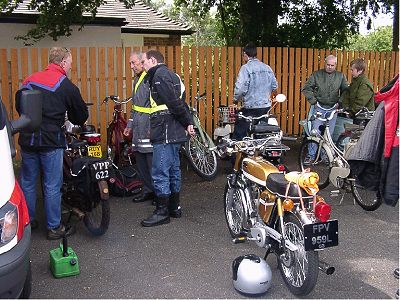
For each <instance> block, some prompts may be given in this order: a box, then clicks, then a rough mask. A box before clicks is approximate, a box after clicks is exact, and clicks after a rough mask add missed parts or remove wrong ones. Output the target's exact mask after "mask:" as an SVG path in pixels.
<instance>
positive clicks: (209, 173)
mask: <svg viewBox="0 0 400 300" xmlns="http://www.w3.org/2000/svg"><path fill="white" fill-rule="evenodd" d="M185 150H186V154H187V158H188V160H189V162H190V165H191V166H192V168H193V170H194V171H195V172H196V174H197V175H199V176H200V177H202V178H204V179H206V180H212V179H214V178H215V176H216V175H217V155H216V154H215V151H213V150H210V149H209V146H208V143H203V141H202V140H201V137H200V135H199V134H198V133H196V134H195V135H194V136H191V137H190V139H189V140H188V141H187V142H186V145H185Z"/></svg>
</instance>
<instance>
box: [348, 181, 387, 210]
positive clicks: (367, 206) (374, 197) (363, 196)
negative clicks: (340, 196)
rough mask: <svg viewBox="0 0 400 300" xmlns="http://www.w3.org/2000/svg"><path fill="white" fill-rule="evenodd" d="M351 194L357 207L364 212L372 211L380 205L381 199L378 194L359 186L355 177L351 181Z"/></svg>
mask: <svg viewBox="0 0 400 300" xmlns="http://www.w3.org/2000/svg"><path fill="white" fill-rule="evenodd" d="M351 192H352V194H353V197H354V199H355V200H356V202H357V203H358V205H360V206H361V207H362V208H363V209H364V210H366V211H374V210H376V209H378V208H379V206H381V204H382V197H381V195H380V194H379V192H377V191H370V190H368V189H366V188H364V187H363V186H361V185H360V184H359V182H358V180H357V178H356V177H355V178H354V180H351Z"/></svg>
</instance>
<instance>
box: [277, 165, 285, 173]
mask: <svg viewBox="0 0 400 300" xmlns="http://www.w3.org/2000/svg"><path fill="white" fill-rule="evenodd" d="M276 167H277V168H278V170H279V172H284V171H285V170H286V167H285V166H284V165H277V166H276Z"/></svg>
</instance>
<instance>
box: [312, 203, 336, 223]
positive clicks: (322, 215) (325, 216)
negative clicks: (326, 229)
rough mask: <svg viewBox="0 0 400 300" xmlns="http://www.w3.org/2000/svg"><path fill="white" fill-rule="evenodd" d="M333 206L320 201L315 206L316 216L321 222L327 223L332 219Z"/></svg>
mask: <svg viewBox="0 0 400 300" xmlns="http://www.w3.org/2000/svg"><path fill="white" fill-rule="evenodd" d="M331 211H332V209H331V206H330V205H329V204H327V203H325V201H319V202H318V203H317V204H316V205H315V216H316V217H317V218H318V219H319V220H320V221H321V222H326V221H328V220H329V219H330V217H331Z"/></svg>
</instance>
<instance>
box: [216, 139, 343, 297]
mask: <svg viewBox="0 0 400 300" xmlns="http://www.w3.org/2000/svg"><path fill="white" fill-rule="evenodd" d="M271 139H273V137H267V138H264V139H249V138H247V139H244V140H243V141H232V140H230V139H225V144H224V145H222V146H220V149H223V150H224V151H225V152H226V153H227V154H232V153H235V155H236V158H235V165H234V168H233V173H232V174H230V175H228V177H227V183H226V187H225V194H224V208H225V219H226V223H227V225H228V229H229V232H230V234H231V236H232V237H233V238H234V239H233V241H234V242H235V243H240V242H245V241H248V240H249V241H254V242H255V243H256V244H257V246H259V247H261V248H265V249H266V254H265V257H264V259H266V258H267V256H268V255H269V254H270V253H274V254H275V255H276V257H277V261H278V267H279V270H280V273H281V275H282V277H283V279H284V282H285V284H286V285H287V287H288V289H289V290H290V292H291V293H292V294H294V295H296V296H304V295H307V294H309V293H310V292H311V291H312V290H313V289H314V287H315V285H316V283H317V279H318V269H320V270H322V271H324V272H325V273H326V274H328V275H330V274H332V273H333V272H334V270H335V268H334V267H332V266H330V265H329V264H327V263H325V262H323V261H321V260H319V257H318V254H319V253H318V252H319V251H321V250H324V249H326V248H329V247H334V246H337V245H338V221H337V220H330V215H331V207H330V205H329V204H327V203H326V202H325V200H324V199H323V198H322V197H321V196H320V195H318V191H319V189H318V185H317V183H318V174H317V173H314V172H309V171H304V172H289V173H286V174H285V173H283V172H281V171H279V169H278V168H277V167H276V166H274V165H273V164H272V163H271V162H269V161H268V160H266V159H265V158H264V157H263V156H262V155H261V153H263V152H264V151H265V149H264V148H265V147H266V146H267V145H268V144H269V143H271Z"/></svg>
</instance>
